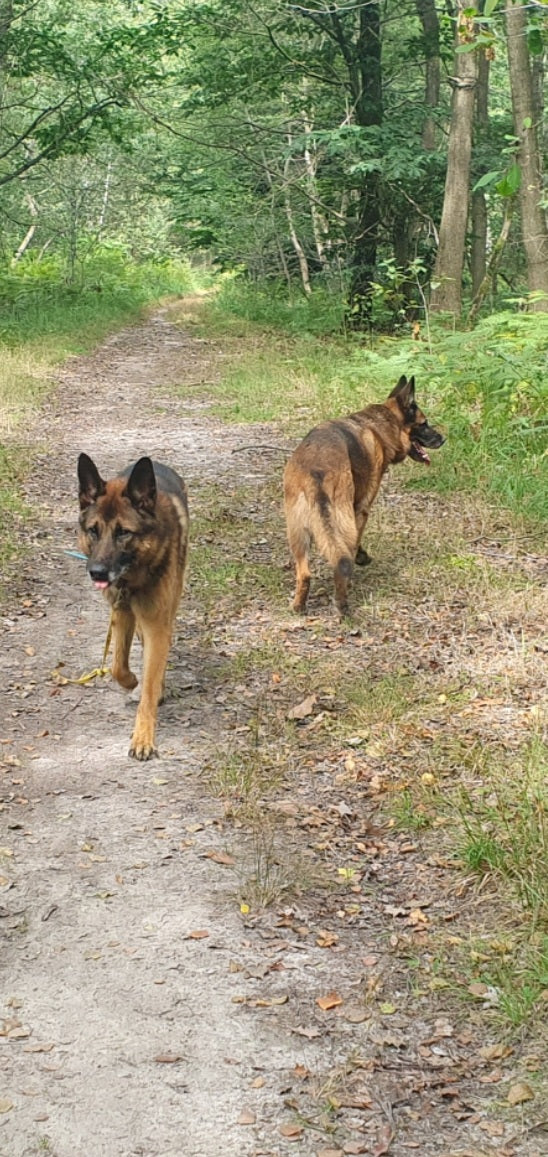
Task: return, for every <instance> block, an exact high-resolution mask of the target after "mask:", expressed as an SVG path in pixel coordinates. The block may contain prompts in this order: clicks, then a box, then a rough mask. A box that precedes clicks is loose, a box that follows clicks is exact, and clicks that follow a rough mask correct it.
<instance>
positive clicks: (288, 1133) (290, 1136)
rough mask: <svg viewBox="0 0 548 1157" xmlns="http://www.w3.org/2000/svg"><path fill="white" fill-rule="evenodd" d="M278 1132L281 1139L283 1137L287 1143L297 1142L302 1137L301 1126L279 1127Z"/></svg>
mask: <svg viewBox="0 0 548 1157" xmlns="http://www.w3.org/2000/svg"><path fill="white" fill-rule="evenodd" d="M278 1132H279V1133H281V1135H282V1137H285V1138H286V1140H287V1141H298V1140H299V1137H302V1135H303V1130H302V1127H301V1125H289V1124H287V1125H279V1126H278Z"/></svg>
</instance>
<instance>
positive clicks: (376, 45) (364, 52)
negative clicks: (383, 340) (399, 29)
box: [348, 0, 383, 329]
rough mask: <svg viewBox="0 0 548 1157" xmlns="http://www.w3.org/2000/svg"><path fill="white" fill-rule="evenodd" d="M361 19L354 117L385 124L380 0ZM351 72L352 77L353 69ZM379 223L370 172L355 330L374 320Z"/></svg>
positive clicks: (351, 314) (358, 253) (361, 224)
mask: <svg viewBox="0 0 548 1157" xmlns="http://www.w3.org/2000/svg"><path fill="white" fill-rule="evenodd" d="M359 20H360V26H359V34H358V39H357V43H356V46H355V50H354V51H355V60H356V63H357V84H358V90H357V93H356V94H355V95H356V98H357V99H356V101H355V116H356V123H357V124H358V125H361V126H362V128H369V127H370V126H372V125H380V124H382V116H383V109H382V71H381V22H380V6H379V4H378V3H377V0H370V2H369V3H367V4H362V5H361V6H360V9H359ZM350 75H351V78H352V71H351V70H350ZM355 75H356V74H354V76H355ZM379 225H380V178H379V174H378V173H367V174H366V175H365V176H364V178H363V184H362V187H361V190H360V200H359V208H358V221H357V231H356V238H355V241H354V250H353V253H352V265H351V278H350V291H349V297H348V323H349V325H351V326H352V328H354V329H362V328H363V327H364V325H365V326H367V325H368V324H369V323H370V321H371V306H372V303H371V286H372V282H373V281H374V280H375V275H376V270H377V246H378V239H379Z"/></svg>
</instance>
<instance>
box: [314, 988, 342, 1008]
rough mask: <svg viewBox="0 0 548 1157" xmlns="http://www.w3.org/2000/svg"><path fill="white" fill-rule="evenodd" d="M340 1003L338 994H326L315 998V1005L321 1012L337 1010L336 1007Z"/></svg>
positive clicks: (340, 998)
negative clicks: (331, 1009)
mask: <svg viewBox="0 0 548 1157" xmlns="http://www.w3.org/2000/svg"><path fill="white" fill-rule="evenodd" d="M342 1003H343V998H342V996H339V994H338V992H328V993H326V995H325V996H318V997H317V998H316V1004H317V1005H318V1006H319V1007H320V1008H321V1009H322V1011H323V1012H327V1011H328V1010H329V1009H330V1008H337V1006H338V1005H339V1004H342Z"/></svg>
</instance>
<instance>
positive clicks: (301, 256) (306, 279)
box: [284, 137, 312, 297]
mask: <svg viewBox="0 0 548 1157" xmlns="http://www.w3.org/2000/svg"><path fill="white" fill-rule="evenodd" d="M289 144H291V137H289ZM290 163H291V161H290V158H289V157H288V158H287V160H286V162H285V165H284V181H285V187H284V205H285V215H286V217H287V225H288V229H289V236H290V237H291V244H292V245H293V248H294V250H295V253H296V255H297V261H298V262H299V269H300V273H301V281H302V286H303V290H304V292H305V294H306V296H307V297H310V294H311V293H312V287H311V285H310V271H309V268H308V261H307V260H306V253H305V251H304V249H303V247H302V245H301V243H300V241H299V238H298V235H297V230H296V228H295V219H294V217H293V207H292V204H291V195H290V192H289V166H290Z"/></svg>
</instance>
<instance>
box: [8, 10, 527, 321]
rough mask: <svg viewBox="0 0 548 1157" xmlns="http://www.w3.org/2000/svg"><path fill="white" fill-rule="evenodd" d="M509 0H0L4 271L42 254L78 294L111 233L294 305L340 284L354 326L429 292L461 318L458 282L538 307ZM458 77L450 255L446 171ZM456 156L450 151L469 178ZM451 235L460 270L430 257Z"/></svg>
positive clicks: (489, 300)
mask: <svg viewBox="0 0 548 1157" xmlns="http://www.w3.org/2000/svg"><path fill="white" fill-rule="evenodd" d="M519 4H520V0H516V3H514V2H513V0H507V8H508V9H512V10H514V9H515V8H516V6H518V7H519ZM502 7H503V5H502V2H501V0H485V2H484V3H483V2H482V3H480V4H479V6H478V8H477V9H474V8H473V7H468V8H464V7H463V5H462V4H461V3H460V0H456V2H455V3H454V4H448V5H447V6H444V7H443V8H442V9H440V8H437V7H436V5H435V4H434V2H433V0H404V3H403V4H402V3H397V4H396V3H395V2H394V0H388V3H386V4H385V5H382V6H381V5H380V4H379V3H378V2H377V0H367V3H365V4H364V3H359V2H358V0H352V2H351V3H349V4H345V5H337V4H334V5H326V4H324V3H323V2H316V0H313V2H312V3H311V4H309V5H306V6H300V5H296V4H292V3H284V4H281V5H280V4H278V3H274V0H257V2H256V3H253V4H251V3H248V2H247V0H164V2H159V0H113V2H112V3H111V4H109V5H108V6H105V5H104V4H103V3H101V0H83V2H82V3H81V4H80V5H78V6H76V7H75V6H74V5H70V4H69V3H68V0H37V3H35V4H33V5H30V6H29V5H27V4H26V3H25V2H24V0H0V32H2V33H3V35H2V38H1V39H2V47H1V49H0V84H1V94H0V106H1V114H0V221H1V243H2V251H3V260H4V264H5V265H6V266H7V265H9V263H10V262H12V261H17V260H18V259H19V256H20V254H21V253H22V252H29V251H30V252H32V253H35V254H42V253H43V252H46V251H47V252H48V253H52V252H53V253H55V254H56V255H59V256H60V257H61V258H62V260H63V262H64V265H65V275H66V278H67V280H68V281H69V282H70V283H73V284H77V283H78V277H79V276H80V270H81V266H82V263H85V261H86V260H87V259H88V258H89V256H90V255H91V254H92V253H93V250H94V248H95V246H97V245H98V244H102V243H104V242H105V241H107V242H111V241H115V242H117V243H119V242H122V243H123V244H124V245H126V246H127V247H128V249H129V251H130V252H131V254H132V256H135V257H137V258H139V257H141V256H144V257H147V258H149V257H157V256H160V255H161V256H166V255H169V254H172V253H173V252H174V251H177V250H181V249H182V250H185V251H192V252H194V253H195V254H197V255H199V257H200V259H201V260H203V259H204V257H206V258H207V259H208V260H210V261H212V262H214V263H216V264H217V265H220V266H221V267H223V268H234V267H242V268H243V269H245V271H246V272H247V275H248V276H249V277H251V278H252V279H253V280H254V281H256V282H258V281H262V280H264V279H268V280H269V281H272V282H273V281H276V280H282V282H284V283H285V284H286V286H287V287H289V290H290V291H291V292H295V291H302V292H304V293H305V294H308V295H309V294H310V293H311V291H312V290H313V289H314V288H315V287H316V286H317V285H318V284H323V285H324V286H327V287H328V288H330V289H337V290H343V291H344V293H345V294H346V296H347V311H346V318H347V325H354V324H356V325H358V326H363V325H364V324H366V325H367V326H370V325H371V324H373V325H374V326H377V327H378V326H380V327H381V328H386V327H387V326H388V327H391V326H393V324H394V323H397V322H398V321H401V320H403V319H408V320H409V319H412V318H414V317H418V316H424V314H425V310H426V309H427V308H428V305H429V303H430V299H431V295H432V302H431V304H432V306H433V307H434V308H439V309H444V308H450V309H451V310H452V311H453V312H457V313H458V312H459V311H460V306H461V291H464V296H465V299H466V300H467V301H468V302H469V301H470V299H471V297H472V296H474V295H475V296H476V308H477V309H479V308H480V307H481V305H482V303H483V302H484V301H485V302H486V305H487V306H489V305H491V308H492V307H493V304H496V305H500V304H501V303H502V302H504V301H506V300H507V299H508V297H509V296H510V297H514V298H516V297H520V298H522V299H523V300H525V298H526V295H527V291H528V289H529V290H531V289H533V291H534V292H533V299H532V300H533V301H534V303H536V304H537V305H538V303H539V302H540V305H541V306H543V305H544V304H545V302H546V299H545V298H544V294H543V288H542V287H543V285H544V286H545V289H546V288H548V287H547V286H546V285H545V283H544V281H543V278H545V277H546V276H547V275H546V265H547V264H548V255H547V253H546V247H545V241H544V239H541V241H540V242H538V244H537V249H538V251H539V253H540V257H541V259H542V260H541V265H542V266H543V267H544V273H542V268H541V274H540V282H539V279H538V277H537V278H536V280H534V279H533V282H532V281H531V277H530V276H529V286H528V284H527V276H528V272H529V274H530V269H529V270H528V264H527V263H528V262H529V256H528V250H527V230H526V228H525V225H523V238H522V223H523V222H525V216H526V215H527V213H528V212H529V210H528V209H527V207H524V206H521V209H522V212H521V218H522V222H520V213H518V211H517V203H518V200H519V196H520V189H521V185H522V182H521V171H522V167H523V166H524V165H525V164H526V162H527V159H528V158H529V157H530V154H531V155H532V156H533V162H534V163H536V161H535V157H537V159H538V158H539V157H540V152H541V150H540V151H538V150H537V153H535V151H534V148H533V146H535V145H537V144H538V139H537V135H536V134H537V128H538V125H539V123H540V112H541V96H540V93H541V81H542V63H543V59H544V56H543V53H544V41H543V37H544V23H543V20H542V17H543V15H545V6H544V5H543V3H540V2H534V3H532V4H529V5H527V9H526V13H525V9H524V10H523V12H524V13H525V15H524V20H525V25H524V33H523V35H522V37H521V40H523V37H524V36H525V37H526V49H527V54H528V55H527V60H526V64H527V78H528V81H529V82H530V84H529V89H527V92H528V93H529V96H528V97H527V99H529V100H530V103H531V109H530V115H528V116H525V117H524V116H523V115H522V114H520V116H521V127H516V124H515V123H514V121H515V107H516V106H515V104H514V105H513V99H514V95H515V94H514V89H513V87H511V85H510V79H509V72H508V61H507V54H506V30H507V27H508V29H509V30H510V29H511V21H510V16H511V15H512V13H511V12H509V13H508V14H507V19H506V20H505V19H504V14H503V12H502ZM517 15H518V16H519V17H521V15H522V13H521V12H518V14H517ZM524 43H525V41H524ZM462 77H464V78H465V79H464V80H463V79H462ZM466 77H469V78H470V77H471V79H469V80H467V79H466ZM467 85H468V86H472V88H473V93H474V101H473V105H470V109H472V113H473V124H472V123H471V124H469V125H468V126H466V125H465V126H464V135H466V131H468V130H469V132H470V133H471V134H472V137H473V140H472V153H471V162H470V172H469V179H468V182H467V186H466V187H465V190H464V194H463V195H464V200H465V202H466V200H467V199H469V207H470V215H469V216H468V218H467V217H466V212H465V216H464V226H465V228H466V222H467V221H468V227H467V229H466V232H465V236H463V238H462V244H461V245H460V246H459V244H458V243H457V230H456V218H455V219H454V215H455V213H456V211H457V210H456V208H452V207H451V200H450V192H451V187H452V181H451V171H452V170H451V165H452V157H453V154H454V153H455V149H456V148H457V146H458V142H459V140H461V138H462V131H463V129H462V115H463V110H462V109H459V108H458V107H457V103H456V101H457V97H458V94H459V93H460V92H461V90H466V87H467ZM455 94H456V95H455ZM519 107H520V109H522V108H523V107H524V105H523V101H522V102H521V104H519ZM513 109H514V111H513ZM459 118H461V119H459ZM459 126H460V128H459ZM457 130H458V132H459V133H460V137H459V136H458V133H457ZM539 131H540V130H539ZM520 133H522V134H525V135H526V136H527V135H528V138H529V137H531V139H530V140H529V139H528V140H527V141H525V140H524V141H522V140H521V139H520ZM531 134H533V135H531ZM455 141H456V142H457V143H456V144H455ZM529 146H531V147H529ZM531 150H532V153H531ZM448 161H449V168H448ZM463 164H464V161H463V156H462V155H461V153H459V152H458V148H457V155H456V170H455V171H456V172H457V173H461V175H462V172H463ZM448 174H449V188H447V187H445V185H446V176H447V175H448ZM539 188H540V186H539ZM472 190H474V192H472ZM454 195H455V186H454V183H453V197H454ZM458 199H460V201H461V202H462V196H461V195H460V194H459V195H458ZM536 202H537V209H538V203H539V202H540V193H539V195H538V196H537V197H536ZM460 208H461V210H462V205H461V206H460ZM465 209H466V204H465ZM541 212H542V207H541ZM447 217H448V218H449V220H448V222H447V221H446V218H447ZM461 217H462V212H461ZM542 219H543V220H544V221H545V218H544V215H543V218H542ZM535 228H536V234H535V236H537V238H538V222H537V225H536V226H535ZM447 230H448V237H449V242H450V244H449V249H450V252H451V260H452V261H454V259H455V256H456V259H457V274H456V275H455V274H454V273H453V272H452V267H451V269H449V266H448V267H447V269H444V266H443V261H444V260H445V259H444V258H443V252H444V232H447ZM501 230H503V232H504V236H503V240H502V241H501V242H500V244H499V245H498V247H497V244H496V242H497V238H499V236H500V233H501ZM460 249H462V252H460V251H459V252H456V251H457V250H460ZM440 254H441V268H440ZM526 257H527V260H526ZM531 260H532V259H531ZM488 261H489V263H490V264H489V267H488V266H487V262H488ZM457 283H458V284H457ZM451 289H453V290H454V294H453V297H451V295H450V290H451ZM484 308H485V307H484Z"/></svg>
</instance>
